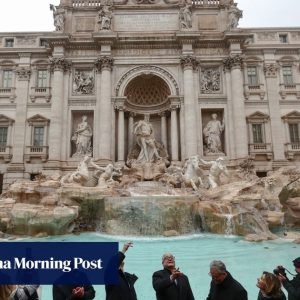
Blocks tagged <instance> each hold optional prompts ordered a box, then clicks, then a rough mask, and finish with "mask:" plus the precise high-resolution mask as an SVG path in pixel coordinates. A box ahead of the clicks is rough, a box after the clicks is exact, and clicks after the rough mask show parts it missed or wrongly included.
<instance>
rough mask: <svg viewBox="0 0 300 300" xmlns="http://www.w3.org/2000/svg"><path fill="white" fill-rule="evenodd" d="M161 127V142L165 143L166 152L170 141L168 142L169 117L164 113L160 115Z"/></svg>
mask: <svg viewBox="0 0 300 300" xmlns="http://www.w3.org/2000/svg"><path fill="white" fill-rule="evenodd" d="M159 115H160V126H161V142H162V143H163V145H164V147H165V148H166V150H167V149H168V140H167V117H166V112H165V111H163V112H161V113H160V114H159Z"/></svg>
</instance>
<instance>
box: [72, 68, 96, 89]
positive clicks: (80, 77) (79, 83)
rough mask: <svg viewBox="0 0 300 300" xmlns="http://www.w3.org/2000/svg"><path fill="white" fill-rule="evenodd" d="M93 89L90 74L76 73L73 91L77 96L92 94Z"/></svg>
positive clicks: (92, 79)
mask: <svg viewBox="0 0 300 300" xmlns="http://www.w3.org/2000/svg"><path fill="white" fill-rule="evenodd" d="M93 89H94V77H93V75H92V73H91V72H83V71H76V73H75V76H74V84H73V90H74V92H75V93H77V94H84V95H87V94H92V92H93Z"/></svg>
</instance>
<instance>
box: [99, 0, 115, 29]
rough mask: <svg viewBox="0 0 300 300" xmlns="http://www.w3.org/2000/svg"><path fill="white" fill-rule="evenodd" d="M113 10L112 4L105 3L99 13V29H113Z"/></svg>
mask: <svg viewBox="0 0 300 300" xmlns="http://www.w3.org/2000/svg"><path fill="white" fill-rule="evenodd" d="M111 19H112V10H111V5H108V4H105V5H103V6H102V8H101V9H100V10H99V13H98V21H97V23H98V25H99V30H111Z"/></svg>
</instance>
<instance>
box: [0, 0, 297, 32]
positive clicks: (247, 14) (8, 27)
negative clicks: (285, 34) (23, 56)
mask: <svg viewBox="0 0 300 300" xmlns="http://www.w3.org/2000/svg"><path fill="white" fill-rule="evenodd" d="M0 1H1V4H0V32H11V31H52V30H53V29H54V26H53V18H52V12H51V11H50V10H49V4H50V3H52V4H55V5H58V4H59V2H60V0H0ZM236 2H237V3H238V6H239V8H240V9H242V10H243V12H244V17H243V19H241V20H240V27H281V26H284V27H295V26H296V27H300V18H299V14H300V0H236Z"/></svg>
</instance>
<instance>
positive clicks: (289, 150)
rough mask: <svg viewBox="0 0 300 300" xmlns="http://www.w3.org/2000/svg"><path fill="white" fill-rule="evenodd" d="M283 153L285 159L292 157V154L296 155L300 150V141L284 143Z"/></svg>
mask: <svg viewBox="0 0 300 300" xmlns="http://www.w3.org/2000/svg"><path fill="white" fill-rule="evenodd" d="M284 146H285V155H286V158H287V159H293V158H294V155H298V154H299V151H300V143H286V144H285V145H284Z"/></svg>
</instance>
